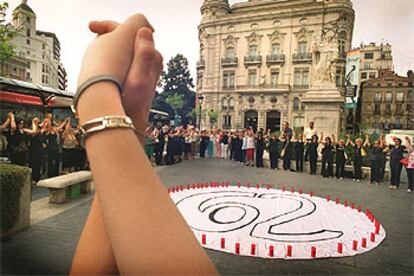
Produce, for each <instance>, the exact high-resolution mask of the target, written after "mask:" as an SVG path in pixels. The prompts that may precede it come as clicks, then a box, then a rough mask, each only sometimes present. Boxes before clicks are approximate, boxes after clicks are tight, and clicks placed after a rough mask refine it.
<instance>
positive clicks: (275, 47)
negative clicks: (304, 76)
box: [272, 43, 280, 56]
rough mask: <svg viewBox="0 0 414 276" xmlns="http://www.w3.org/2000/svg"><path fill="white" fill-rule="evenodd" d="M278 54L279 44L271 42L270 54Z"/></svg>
mask: <svg viewBox="0 0 414 276" xmlns="http://www.w3.org/2000/svg"><path fill="white" fill-rule="evenodd" d="M278 54H280V44H279V43H273V44H272V56H276V55H278Z"/></svg>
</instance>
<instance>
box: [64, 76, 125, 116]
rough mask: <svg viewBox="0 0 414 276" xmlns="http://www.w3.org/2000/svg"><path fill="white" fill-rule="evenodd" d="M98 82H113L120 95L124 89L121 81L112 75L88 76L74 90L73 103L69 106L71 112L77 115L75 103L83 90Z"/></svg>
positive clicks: (76, 103)
mask: <svg viewBox="0 0 414 276" xmlns="http://www.w3.org/2000/svg"><path fill="white" fill-rule="evenodd" d="M99 82H112V83H113V84H115V85H116V87H117V88H118V91H119V93H120V94H121V95H122V92H123V91H124V87H123V85H122V83H121V82H120V81H119V80H118V79H117V78H116V77H114V76H111V75H98V76H95V77H92V78H89V79H87V80H86V81H84V82H83V83H82V84H81V85H80V86H79V88H78V90H77V91H76V95H75V97H74V98H73V104H72V106H71V108H72V112H73V114H75V115H77V110H76V108H77V105H78V101H79V98H80V96H81V95H82V94H83V92H85V90H86V89H88V88H89V87H91V86H92V85H94V84H97V83H99Z"/></svg>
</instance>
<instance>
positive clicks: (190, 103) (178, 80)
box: [154, 54, 196, 124]
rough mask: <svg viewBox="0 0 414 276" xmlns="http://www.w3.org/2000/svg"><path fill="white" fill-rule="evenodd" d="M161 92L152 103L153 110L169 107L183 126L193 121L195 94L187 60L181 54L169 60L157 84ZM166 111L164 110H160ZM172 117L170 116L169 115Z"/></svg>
mask: <svg viewBox="0 0 414 276" xmlns="http://www.w3.org/2000/svg"><path fill="white" fill-rule="evenodd" d="M158 86H159V87H160V88H161V90H162V92H161V93H159V94H158V95H157V97H156V101H155V102H154V108H155V109H159V107H160V106H161V105H162V106H164V107H165V106H170V107H171V108H173V109H174V115H178V116H181V117H182V122H183V123H184V124H186V123H188V122H189V120H191V119H194V117H193V109H194V108H195V96H196V95H195V92H194V91H192V89H193V88H194V83H193V78H192V77H191V73H190V70H189V69H188V60H187V58H185V57H184V56H183V55H181V54H177V55H176V56H175V57H173V58H171V59H170V61H169V62H168V64H167V69H166V71H164V72H163V74H162V78H161V80H160V82H159V84H158ZM160 110H163V111H166V110H165V109H160ZM171 115H172V114H171Z"/></svg>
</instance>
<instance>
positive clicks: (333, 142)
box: [332, 134, 336, 145]
mask: <svg viewBox="0 0 414 276" xmlns="http://www.w3.org/2000/svg"><path fill="white" fill-rule="evenodd" d="M332 145H336V139H335V134H332Z"/></svg>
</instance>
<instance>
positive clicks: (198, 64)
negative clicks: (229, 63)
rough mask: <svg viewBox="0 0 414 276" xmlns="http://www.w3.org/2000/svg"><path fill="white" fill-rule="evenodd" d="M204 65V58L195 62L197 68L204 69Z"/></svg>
mask: <svg viewBox="0 0 414 276" xmlns="http://www.w3.org/2000/svg"><path fill="white" fill-rule="evenodd" d="M205 67H206V61H205V60H200V61H198V62H197V70H199V69H204V68H205Z"/></svg>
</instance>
